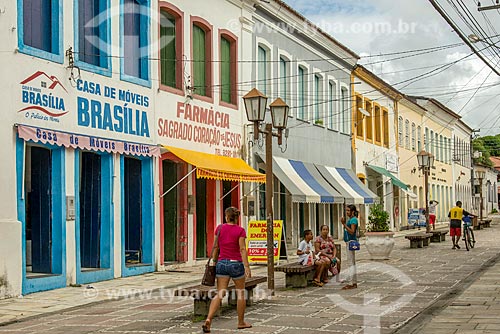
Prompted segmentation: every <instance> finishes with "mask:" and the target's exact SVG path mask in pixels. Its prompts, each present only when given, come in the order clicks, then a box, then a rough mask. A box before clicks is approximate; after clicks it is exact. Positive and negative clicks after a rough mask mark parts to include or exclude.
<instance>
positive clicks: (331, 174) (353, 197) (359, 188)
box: [316, 165, 378, 204]
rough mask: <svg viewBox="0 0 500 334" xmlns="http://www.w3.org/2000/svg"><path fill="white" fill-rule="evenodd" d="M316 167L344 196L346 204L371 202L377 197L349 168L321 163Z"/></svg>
mask: <svg viewBox="0 0 500 334" xmlns="http://www.w3.org/2000/svg"><path fill="white" fill-rule="evenodd" d="M316 168H317V169H318V171H319V172H320V174H321V175H322V176H323V177H324V178H325V179H326V180H327V181H328V182H329V183H330V184H331V185H332V186H333V187H334V188H335V189H337V190H338V191H339V192H340V193H341V194H342V195H343V196H344V198H345V203H346V204H372V203H374V202H375V200H376V199H377V198H378V196H377V195H375V194H374V193H373V192H372V191H371V190H370V189H368V187H367V186H365V185H364V184H363V183H362V182H361V181H360V180H359V179H358V177H357V176H356V175H354V172H353V171H352V170H350V169H345V168H336V167H329V166H321V165H316Z"/></svg>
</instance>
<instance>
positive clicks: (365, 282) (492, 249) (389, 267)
mask: <svg viewBox="0 0 500 334" xmlns="http://www.w3.org/2000/svg"><path fill="white" fill-rule="evenodd" d="M499 235H500V225H498V224H493V225H492V228H489V229H485V230H481V231H476V240H478V242H477V244H476V247H475V248H474V249H473V250H472V251H470V252H467V251H466V250H465V249H464V248H465V247H462V249H461V250H452V249H451V241H450V240H449V238H447V240H446V242H444V243H443V242H442V243H432V244H431V245H430V246H429V247H425V248H422V249H410V248H409V242H408V240H406V239H405V238H403V237H401V236H400V237H398V238H396V245H395V248H394V250H393V253H392V255H391V259H390V260H387V261H378V262H373V261H369V260H368V258H367V253H366V251H365V249H364V248H362V250H361V251H360V252H359V257H358V279H359V288H358V289H357V290H349V291H344V290H341V289H340V287H341V285H339V284H338V283H336V282H330V283H328V284H327V285H325V286H324V287H322V288H319V287H308V288H306V289H287V288H284V275H283V274H281V273H276V278H277V280H276V286H277V288H278V289H277V290H278V291H277V292H276V295H275V296H274V297H268V294H267V293H266V290H265V284H261V285H260V286H259V288H258V289H257V291H256V297H257V302H256V303H255V304H254V306H252V307H249V308H247V313H246V314H247V315H246V318H247V320H248V322H250V323H252V324H253V328H252V329H247V330H245V331H244V332H245V333H304V332H307V331H309V332H311V331H312V332H315V333H393V332H397V333H497V332H498V331H499V330H500V322H499V321H498V314H499V312H500V303H499V300H500V299H499V298H500V286H499V285H497V283H498V280H499V278H498V277H499V276H498V273H499V272H500V264H496V265H495V262H496V261H497V259H498V254H499V251H500V247H499V245H498V242H496V240H498V237H499ZM462 244H463V242H462ZM265 270H266V268H263V267H256V268H254V270H253V273H254V274H259V273H260V274H264V273H265ZM186 271H188V270H186ZM200 272H201V271H200ZM200 272H194V273H193V272H179V273H172V272H167V273H158V274H153V275H150V276H148V277H144V276H143V277H141V278H135V281H134V279H132V280H128V281H126V280H114V281H108V282H101V283H98V284H94V285H93V289H86V287H85V286H84V287H81V288H66V289H60V290H55V291H50V292H46V293H39V294H34V295H28V296H26V297H25V298H23V299H13V300H4V301H1V302H0V313H1V314H2V315H3V317H4V318H1V319H2V320H3V321H4V322H5V321H9V320H12V319H13V318H15V319H20V318H23V317H24V316H26V315H30V312H31V313H34V314H35V315H36V316H35V317H32V318H25V320H24V321H20V322H17V323H11V324H7V325H5V326H1V327H0V333H11V334H14V333H49V332H50V333H72V334H83V333H97V332H99V333H161V332H164V333H197V332H201V329H200V327H201V322H200V321H201V320H202V319H201V318H194V317H193V315H192V310H193V304H192V300H191V299H190V298H179V297H172V292H171V288H173V287H175V286H181V285H184V286H189V285H192V284H194V283H196V282H198V280H199V277H200ZM141 280H142V282H141V283H139V282H140V281H141ZM124 282H125V284H124ZM148 282H149V283H148ZM181 282H190V283H191V284H188V283H184V284H183V283H181ZM155 284H156V285H155ZM161 287H164V288H163V289H160V288H161ZM153 288H154V289H157V291H155V292H152V290H151V289H153ZM120 289H128V290H127V291H128V292H130V291H134V290H133V289H139V290H137V291H142V294H140V295H139V297H137V296H136V297H126V298H123V299H119V300H111V301H106V299H109V298H110V296H111V297H112V296H116V295H117V294H118V293H119V292H120V291H121V290H120ZM140 289H144V290H140ZM158 289H160V290H158ZM42 296H43V298H42V300H45V306H46V309H51V310H52V312H51V313H48V314H46V315H43V313H44V312H43V306H41V304H40V297H42ZM96 296H97V297H96ZM94 298H95V299H94ZM58 299H60V300H61V301H63V302H60V303H58V302H57V301H58ZM30 300H31V301H33V302H30ZM35 300H36V301H37V302H34V301H35ZM72 300H73V303H72V302H71V301H72ZM91 301H94V303H93V304H88V305H85V304H83V303H89V302H91ZM95 301H100V302H98V303H95ZM21 313H22V314H23V316H19V314H21ZM9 314H10V318H7V316H8V315H9ZM16 314H17V316H16ZM364 315H366V316H364ZM377 315H381V317H378V316H377ZM424 326H425V327H424ZM212 327H213V330H212V332H214V333H218V332H221V333H224V332H225V333H230V332H234V331H235V330H236V312H235V310H234V309H232V308H230V307H228V306H224V311H223V315H222V316H221V317H218V318H216V319H215V320H214V322H213V326H212Z"/></svg>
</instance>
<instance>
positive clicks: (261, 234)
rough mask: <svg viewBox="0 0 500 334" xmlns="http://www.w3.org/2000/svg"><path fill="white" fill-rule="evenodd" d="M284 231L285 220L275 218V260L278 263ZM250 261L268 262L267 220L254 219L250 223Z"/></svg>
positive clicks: (248, 249)
mask: <svg viewBox="0 0 500 334" xmlns="http://www.w3.org/2000/svg"><path fill="white" fill-rule="evenodd" d="M282 233H283V221H282V220H275V221H274V223H273V234H274V237H273V239H274V245H273V247H274V262H275V263H277V262H278V260H279V256H280V246H281V242H280V241H281V235H282ZM247 251H248V262H250V263H261V264H265V263H267V221H265V220H253V221H250V222H249V223H248V232H247Z"/></svg>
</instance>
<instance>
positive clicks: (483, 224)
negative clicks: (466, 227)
mask: <svg viewBox="0 0 500 334" xmlns="http://www.w3.org/2000/svg"><path fill="white" fill-rule="evenodd" d="M473 226H474V230H480V229H483V228H486V227H491V219H485V220H478V221H477V224H476V225H473Z"/></svg>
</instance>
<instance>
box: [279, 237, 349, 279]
mask: <svg viewBox="0 0 500 334" xmlns="http://www.w3.org/2000/svg"><path fill="white" fill-rule="evenodd" d="M335 248H336V249H337V258H339V259H340V258H341V255H342V251H341V247H340V245H337V244H335ZM337 270H338V272H339V273H340V261H339V262H337ZM274 271H279V272H283V273H285V286H286V287H287V288H288V287H291V288H305V287H307V284H308V283H309V282H311V281H312V280H313V279H314V276H316V266H314V265H311V266H304V265H302V264H300V263H298V262H294V263H288V264H283V265H280V266H276V267H274ZM337 277H338V274H337Z"/></svg>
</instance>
